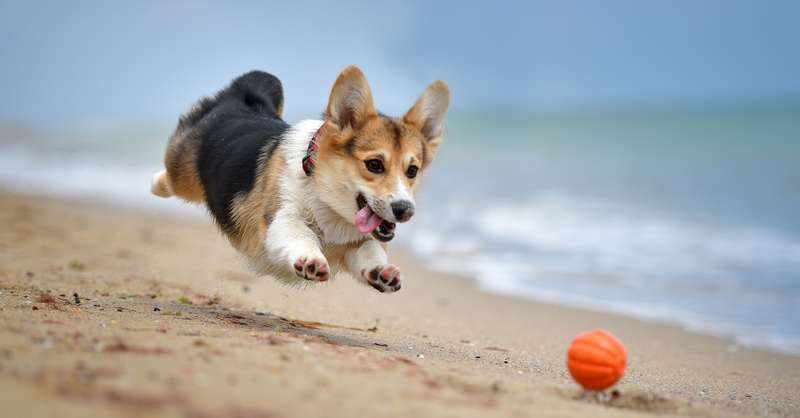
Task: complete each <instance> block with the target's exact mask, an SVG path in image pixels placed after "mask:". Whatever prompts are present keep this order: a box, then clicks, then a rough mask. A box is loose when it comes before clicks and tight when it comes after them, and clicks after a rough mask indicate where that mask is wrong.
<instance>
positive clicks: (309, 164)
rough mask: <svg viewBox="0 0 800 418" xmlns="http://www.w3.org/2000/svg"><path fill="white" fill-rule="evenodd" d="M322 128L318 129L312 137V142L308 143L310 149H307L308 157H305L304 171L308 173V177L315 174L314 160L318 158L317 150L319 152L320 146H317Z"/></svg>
mask: <svg viewBox="0 0 800 418" xmlns="http://www.w3.org/2000/svg"><path fill="white" fill-rule="evenodd" d="M321 130H322V128H320V129H318V130H317V132H316V133H314V136H313V137H311V141H310V142H309V143H308V149H306V156H305V157H303V171H304V172H305V173H306V176H310V175H311V174H313V173H314V159H316V158H317V150H319V144H317V140H318V139H319V133H320V131H321Z"/></svg>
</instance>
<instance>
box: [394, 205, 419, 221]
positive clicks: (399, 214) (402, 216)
mask: <svg viewBox="0 0 800 418" xmlns="http://www.w3.org/2000/svg"><path fill="white" fill-rule="evenodd" d="M392 214H394V218H395V219H397V222H405V221H407V220H409V219H411V216H412V215H414V204H413V203H411V202H409V201H408V200H398V201H396V202H392Z"/></svg>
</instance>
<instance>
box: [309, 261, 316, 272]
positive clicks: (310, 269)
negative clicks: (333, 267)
mask: <svg viewBox="0 0 800 418" xmlns="http://www.w3.org/2000/svg"><path fill="white" fill-rule="evenodd" d="M316 267H317V266H316V264H314V263H311V264H309V265H308V267H307V270H308V272H309V273H311V274H314V271H315V270H316Z"/></svg>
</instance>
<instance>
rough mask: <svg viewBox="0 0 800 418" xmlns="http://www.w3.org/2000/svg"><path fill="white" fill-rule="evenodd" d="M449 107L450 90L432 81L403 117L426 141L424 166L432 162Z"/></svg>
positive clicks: (439, 142) (441, 82) (439, 81)
mask: <svg viewBox="0 0 800 418" xmlns="http://www.w3.org/2000/svg"><path fill="white" fill-rule="evenodd" d="M449 105H450V88H449V87H447V83H445V82H444V81H442V80H437V81H434V82H433V83H432V84H431V85H430V86H428V88H427V89H425V92H424V93H422V97H420V98H419V100H417V103H416V104H414V106H413V107H412V108H411V109H410V110H409V111H408V113H406V115H405V116H403V120H404V121H405V122H406V123H409V124H411V125H414V126H416V127H417V128H419V130H420V132H422V135H424V136H425V139H427V141H428V158H427V160H428V161H426V164H427V163H428V162H430V161H431V160H433V157H434V156H435V155H436V151H437V150H438V149H439V145H441V143H442V135H443V134H444V117H445V115H446V114H447V107H448V106H449Z"/></svg>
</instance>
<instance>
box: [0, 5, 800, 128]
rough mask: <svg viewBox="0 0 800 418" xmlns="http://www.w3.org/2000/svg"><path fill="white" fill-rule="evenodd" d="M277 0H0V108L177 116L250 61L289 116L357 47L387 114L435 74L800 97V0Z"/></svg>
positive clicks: (533, 90) (578, 87)
mask: <svg viewBox="0 0 800 418" xmlns="http://www.w3.org/2000/svg"><path fill="white" fill-rule="evenodd" d="M270 3H271V2H264V1H253V2H225V3H223V2H211V1H209V2H203V1H152V2H151V1H141V2H107V1H75V2H61V1H53V2H37V1H16V2H14V1H11V2H9V1H5V0H0V61H1V62H2V66H0V91H2V95H3V100H2V101H1V102H0V120H19V121H27V122H35V123H48V122H49V123H54V124H59V125H65V124H67V125H69V124H74V125H76V126H81V125H102V124H142V123H148V122H153V123H163V122H165V121H167V122H169V123H172V121H174V120H175V118H176V116H177V114H178V113H180V112H181V111H183V110H184V109H185V108H186V107H187V106H188V105H189V104H190V103H191V102H193V101H194V100H196V99H197V98H198V97H199V96H201V95H204V94H210V93H213V92H214V91H215V90H217V89H219V88H221V87H223V86H224V85H225V84H226V83H227V82H228V81H229V80H230V79H231V78H233V77H234V76H236V75H237V74H239V73H242V72H244V71H247V70H250V69H255V68H258V69H264V70H267V71H270V72H273V73H274V74H276V75H277V76H279V77H280V78H281V79H282V80H283V82H284V87H285V90H286V96H287V103H286V108H287V119H289V120H294V119H298V118H301V117H307V116H314V115H316V114H318V113H319V112H320V111H322V110H323V108H324V106H325V101H326V99H327V94H328V91H329V88H330V85H331V83H332V82H333V80H334V79H335V77H336V75H337V74H338V72H339V71H340V70H341V69H342V68H343V67H344V66H346V65H348V64H351V63H355V64H357V65H359V66H361V67H362V69H363V70H364V71H365V73H366V74H367V77H368V78H369V79H370V82H371V84H372V87H373V90H374V94H375V96H376V101H377V103H378V106H379V107H380V108H381V109H382V110H384V111H386V112H389V113H401V112H403V111H404V110H405V109H406V108H407V107H408V106H409V105H410V104H411V103H412V102H413V100H414V99H415V98H416V97H417V96H418V95H419V93H420V92H421V91H422V90H423V89H424V87H425V86H426V85H427V84H428V83H429V82H430V81H432V80H434V79H436V78H443V79H446V80H448V82H449V83H450V85H451V89H452V91H453V103H454V107H456V108H459V109H465V110H469V109H478V110H480V109H522V110H525V109H582V108H587V107H591V108H596V107H617V106H643V105H663V104H708V103H736V102H752V101H765V100H781V99H792V100H794V99H797V98H798V97H800V77H799V76H798V74H800V46H798V39H800V25H798V24H797V22H798V21H800V2H796V1H782V0H772V1H736V0H731V1H717V0H707V1H684V0H679V1H662V2H656V1H635V0H631V1H618V0H605V1H568V0H567V1H530V2H503V1H500V2H491V3H489V2H481V3H480V5H475V6H472V5H469V4H467V3H466V2H460V1H442V2H416V1H411V2H380V1H378V2H344V1H342V2H336V3H333V2H300V1H297V2H276V3H277V4H270ZM289 3H297V4H292V5H290V4H289Z"/></svg>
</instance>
